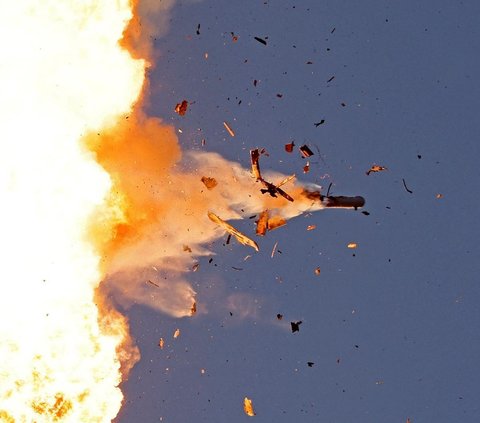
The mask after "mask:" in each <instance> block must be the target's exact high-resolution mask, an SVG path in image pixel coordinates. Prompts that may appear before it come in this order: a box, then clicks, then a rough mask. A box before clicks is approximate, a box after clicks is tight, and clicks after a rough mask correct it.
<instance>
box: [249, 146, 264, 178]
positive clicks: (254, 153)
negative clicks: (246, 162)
mask: <svg viewBox="0 0 480 423" xmlns="http://www.w3.org/2000/svg"><path fill="white" fill-rule="evenodd" d="M259 157H260V152H259V150H258V148H256V149H255V150H250V161H251V163H252V173H253V176H255V179H257V180H260V179H262V175H261V173H260V164H259V163H258V159H259Z"/></svg>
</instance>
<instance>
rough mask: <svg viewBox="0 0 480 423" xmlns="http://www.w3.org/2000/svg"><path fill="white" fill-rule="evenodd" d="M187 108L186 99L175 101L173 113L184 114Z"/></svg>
mask: <svg viewBox="0 0 480 423" xmlns="http://www.w3.org/2000/svg"><path fill="white" fill-rule="evenodd" d="M187 109H188V101H187V100H183V101H182V102H181V103H177V105H176V106H175V113H177V114H179V115H180V116H185V113H187Z"/></svg>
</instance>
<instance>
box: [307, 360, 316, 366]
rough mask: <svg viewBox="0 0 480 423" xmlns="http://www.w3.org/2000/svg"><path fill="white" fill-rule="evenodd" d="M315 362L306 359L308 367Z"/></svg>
mask: <svg viewBox="0 0 480 423" xmlns="http://www.w3.org/2000/svg"><path fill="white" fill-rule="evenodd" d="M314 364H315V363H314V362H313V361H307V366H308V367H313V365H314Z"/></svg>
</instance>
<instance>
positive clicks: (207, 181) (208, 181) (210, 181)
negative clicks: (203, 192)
mask: <svg viewBox="0 0 480 423" xmlns="http://www.w3.org/2000/svg"><path fill="white" fill-rule="evenodd" d="M201 181H202V182H203V184H204V185H205V186H206V187H207V189H213V188H215V187H216V186H217V185H218V182H217V180H216V179H215V178H209V177H208V176H202V179H201Z"/></svg>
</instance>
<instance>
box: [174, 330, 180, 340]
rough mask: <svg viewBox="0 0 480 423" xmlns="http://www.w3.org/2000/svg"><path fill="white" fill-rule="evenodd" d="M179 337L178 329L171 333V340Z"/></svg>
mask: <svg viewBox="0 0 480 423" xmlns="http://www.w3.org/2000/svg"><path fill="white" fill-rule="evenodd" d="M179 336H180V329H175V332H174V333H173V339H177V338H178V337H179Z"/></svg>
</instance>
